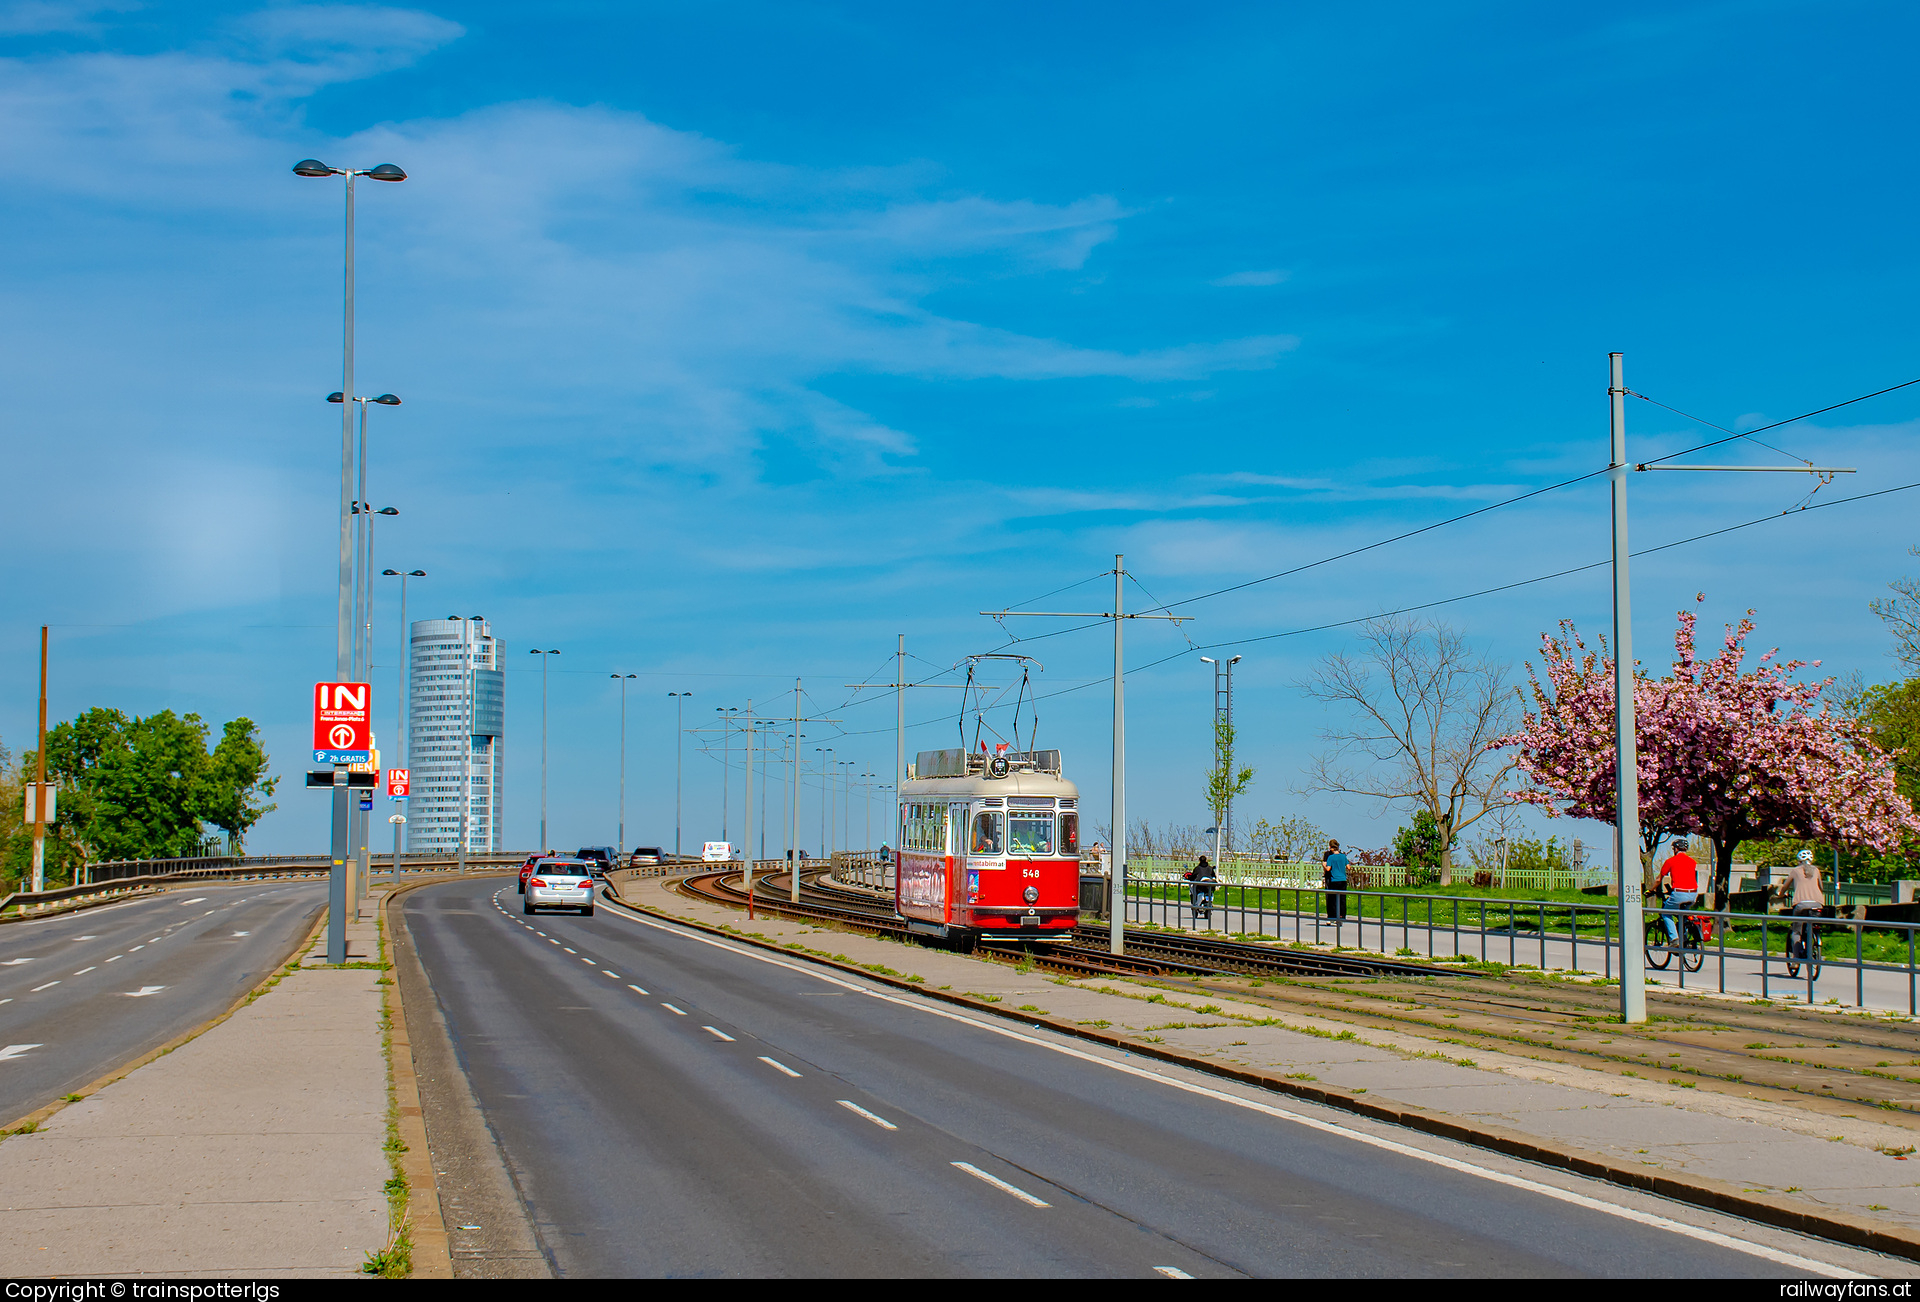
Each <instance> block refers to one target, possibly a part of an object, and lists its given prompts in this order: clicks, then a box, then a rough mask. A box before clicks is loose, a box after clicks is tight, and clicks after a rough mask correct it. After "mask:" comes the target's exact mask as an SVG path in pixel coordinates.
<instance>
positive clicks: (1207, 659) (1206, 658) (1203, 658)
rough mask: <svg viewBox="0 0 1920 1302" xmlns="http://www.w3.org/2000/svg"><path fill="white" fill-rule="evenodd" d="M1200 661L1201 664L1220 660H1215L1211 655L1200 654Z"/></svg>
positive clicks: (1212, 663) (1213, 663)
mask: <svg viewBox="0 0 1920 1302" xmlns="http://www.w3.org/2000/svg"><path fill="white" fill-rule="evenodd" d="M1200 663H1201V664H1203V665H1217V664H1219V663H1220V662H1219V661H1218V660H1215V659H1214V658H1213V657H1212V656H1201V657H1200Z"/></svg>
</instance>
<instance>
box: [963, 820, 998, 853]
mask: <svg viewBox="0 0 1920 1302" xmlns="http://www.w3.org/2000/svg"><path fill="white" fill-rule="evenodd" d="M970 853H972V854H999V853H1000V815H999V813H998V812H997V811H995V810H991V809H989V810H984V811H982V812H981V813H978V814H975V815H974V816H973V848H972V850H971V851H970Z"/></svg>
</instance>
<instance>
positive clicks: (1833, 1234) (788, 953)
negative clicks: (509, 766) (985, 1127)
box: [608, 899, 1920, 1261]
mask: <svg viewBox="0 0 1920 1302" xmlns="http://www.w3.org/2000/svg"><path fill="white" fill-rule="evenodd" d="M608 903H610V904H613V905H615V906H616V907H619V908H624V909H628V910H630V911H632V912H634V913H639V914H645V915H646V916H648V917H652V918H658V919H660V920H662V921H664V922H672V923H675V924H676V925H679V926H683V927H690V928H692V929H694V930H696V931H704V932H706V933H708V934H709V935H713V936H719V937H721V938H723V939H726V940H730V941H734V942H736V943H738V944H743V945H752V946H754V947H755V948H757V949H765V950H769V951H771V952H773V953H776V954H780V955H783V956H785V957H788V958H797V959H801V960H804V961H805V962H808V963H815V964H818V965H819V966H821V967H828V968H833V969H835V970H836V971H840V972H845V973H847V974H848V975H849V976H855V977H860V978H862V979H864V980H867V981H873V982H877V983H879V984H881V985H884V986H889V987H892V988H893V989H895V990H900V991H908V992H911V993H913V994H916V995H919V996H921V997H923V998H927V999H934V1000H938V1001H940V1002H942V1003H948V1004H955V1005H958V1006H960V1007H962V1008H966V1009H969V1010H971V1011H973V1012H977V1013H987V1014H991V1015H992V1016H994V1017H996V1018H999V1019H1001V1020H1003V1021H1009V1022H1021V1023H1025V1024H1026V1025H1028V1026H1033V1027H1039V1028H1042V1029H1045V1030H1049V1031H1056V1032H1058V1033H1060V1034H1062V1035H1069V1036H1072V1037H1073V1038H1074V1039H1077V1040H1086V1041H1090V1042H1092V1043H1094V1044H1100V1045H1104V1046H1106V1047H1107V1048H1110V1049H1119V1050H1122V1051H1123V1052H1126V1053H1130V1054H1135V1055H1138V1056H1139V1057H1143V1058H1153V1059H1157V1060H1158V1061H1161V1062H1167V1063H1173V1064H1176V1065H1178V1066H1182V1067H1186V1068H1189V1069H1191V1070H1193V1071H1198V1072H1202V1073H1204V1074H1206V1075H1209V1076H1217V1077H1220V1078H1222V1079H1224V1080H1231V1081H1235V1082H1237V1083H1239V1084H1242V1085H1253V1086H1256V1087H1258V1088H1260V1089H1264V1090H1270V1091H1272V1092H1274V1093H1276V1094H1284V1095H1288V1096H1290V1097H1292V1098H1297V1099H1302V1100H1305V1101H1307V1102H1310V1103H1318V1104H1320V1105H1322V1106H1324V1107H1331V1108H1338V1109H1340V1110H1341V1111H1343V1112H1351V1113H1353V1114H1355V1115H1356V1116H1363V1117H1367V1118H1370V1119H1372V1120H1375V1121H1384V1122H1387V1123H1389V1124H1391V1125H1396V1126H1404V1127H1406V1128H1407V1129H1409V1130H1417V1131H1420V1132H1421V1133H1423V1134H1429V1135H1434V1136H1437V1137H1439V1138H1442V1139H1450V1140H1454V1141H1456V1142H1458V1143H1463V1144H1471V1145H1473V1146H1474V1147H1476V1148H1484V1149H1487V1150H1489V1151H1491V1152H1496V1153H1501V1154H1503V1155H1505V1156H1508V1157H1517V1158H1521V1159H1523V1160H1525V1161H1529V1162H1537V1163H1539V1164H1540V1165H1542V1166H1550V1167H1557V1168H1559V1169H1561V1170H1564V1171H1571V1172H1573V1173H1575V1174H1577V1175H1584V1176H1588V1177H1591V1178H1593V1179H1598V1180H1605V1181H1606V1182H1607V1183H1609V1184H1616V1185H1620V1186H1622V1187H1623V1188H1628V1189H1635V1190H1639V1191H1640V1192H1642V1193H1651V1194H1656V1195H1658V1196H1660V1197H1663V1198H1670V1199H1673V1200H1674V1201H1676V1202H1683V1203H1689V1204H1692V1205H1693V1206H1696V1207H1705V1208H1709V1209H1711V1210H1713V1211H1719V1212H1727V1213H1729V1214H1731V1215H1735V1216H1740V1217H1744V1218H1746V1219H1747V1220H1752V1221H1758V1222H1760V1223H1762V1224H1765V1225H1772V1226H1777V1227H1778V1228H1780V1229H1786V1230H1793V1231H1796V1232H1798V1233H1801V1234H1808V1235H1812V1236H1813V1237H1815V1238H1822V1239H1830V1240H1833V1241H1834V1242H1836V1243H1844V1244H1848V1245H1850V1246H1852V1247H1856V1248H1866V1249H1868V1250H1870V1251H1873V1252H1884V1253H1886V1254H1888V1255H1889V1256H1895V1257H1903V1258H1905V1259H1907V1260H1909V1261H1920V1231H1915V1230H1911V1229H1908V1228H1907V1227H1906V1226H1903V1225H1895V1224H1893V1223H1891V1222H1888V1221H1879V1220H1874V1219H1872V1218H1870V1217H1860V1218H1857V1219H1853V1220H1840V1219H1838V1218H1836V1217H1833V1216H1829V1215H1824V1214H1822V1213H1820V1212H1818V1211H1814V1210H1812V1209H1810V1208H1807V1207H1806V1206H1804V1205H1802V1204H1798V1203H1792V1202H1788V1201H1787V1200H1785V1199H1781V1198H1774V1197H1771V1196H1768V1195H1764V1194H1760V1195H1756V1194H1751V1193H1747V1192H1746V1191H1745V1190H1743V1189H1741V1188H1740V1187H1739V1186H1737V1185H1733V1184H1729V1183H1728V1182H1726V1181H1723V1180H1715V1179H1713V1178H1711V1177H1708V1176H1694V1177H1692V1178H1691V1179H1680V1178H1677V1177H1675V1176H1673V1175H1671V1174H1668V1173H1664V1172H1655V1171H1649V1170H1646V1169H1642V1168H1636V1167H1629V1166H1623V1165H1621V1164H1619V1163H1617V1162H1615V1161H1613V1160H1612V1159H1610V1158H1607V1157H1604V1156H1602V1155H1600V1154H1598V1153H1592V1152H1588V1151H1587V1150H1585V1149H1579V1148H1573V1147H1570V1146H1567V1145H1561V1144H1555V1143H1552V1142H1550V1141H1547V1140H1543V1139H1540V1138H1538V1137H1537V1136H1534V1135H1527V1134H1522V1133H1521V1132H1519V1131H1516V1130H1509V1129H1507V1128H1506V1127H1504V1126H1494V1125H1487V1124H1484V1123H1483V1124H1478V1125H1467V1124H1465V1123H1462V1122H1460V1121H1457V1120H1455V1119H1453V1118H1452V1117H1450V1116H1446V1115H1443V1114H1440V1113H1435V1112H1429V1111H1427V1110H1425V1109H1423V1108H1415V1107H1393V1106H1386V1105H1383V1104H1380V1103H1377V1102H1374V1101H1373V1100H1371V1099H1366V1098H1362V1097H1361V1096H1359V1095H1357V1094H1349V1093H1347V1092H1345V1091H1343V1090H1335V1089H1328V1088H1325V1087H1321V1086H1316V1085H1308V1084H1305V1083H1303V1082H1300V1081H1291V1080H1287V1079H1285V1078H1284V1077H1281V1076H1276V1075H1273V1074H1271V1073H1269V1072H1264V1071H1258V1070H1255V1069H1253V1068H1246V1067H1230V1066H1227V1065H1226V1064H1224V1063H1217V1062H1212V1061H1210V1060H1208V1059H1205V1058H1196V1057H1193V1056H1191V1055H1188V1054H1184V1053H1181V1052H1180V1051H1179V1050H1176V1049H1168V1048H1165V1047H1164V1046H1161V1045H1156V1044H1148V1043H1145V1042H1144V1041H1140V1040H1135V1039H1131V1038H1129V1037H1127V1036H1124V1035H1111V1034H1108V1033H1106V1032H1104V1031H1097V1030H1094V1029H1092V1028H1090V1027H1085V1026H1078V1025H1075V1024H1073V1023H1071V1022H1063V1021H1060V1020H1057V1019H1055V1018H1052V1017H1040V1016H1036V1015H1034V1014H1031V1013H1010V1012H1007V1011H1005V1010H1003V1009H1001V1008H1000V1007H999V1006H998V1005H995V1004H988V1003H985V1002H982V1001H981V1000H978V999H972V998H969V997H968V996H966V995H962V994H956V993H954V992H952V991H948V990H929V989H928V988H926V986H924V985H921V984H919V983H916V982H910V981H903V980H901V979H899V978H898V977H888V976H882V975H880V974H878V973H875V972H869V971H868V970H867V969H865V968H863V967H860V966H858V965H857V964H853V963H842V962H840V961H839V960H837V959H831V958H822V957H820V956H818V955H815V954H809V953H807V952H806V951H804V950H796V949H787V948H785V947H784V946H781V945H776V944H774V943H772V942H771V941H766V940H760V939H756V938H754V937H752V936H745V935H742V934H741V933H739V932H737V931H730V930H727V929H724V928H721V927H716V926H713V925H711V924H709V923H704V922H696V921H692V920H690V919H687V918H680V917H675V916H674V915H672V914H670V913H665V912H662V911H661V910H658V909H652V908H648V907H646V906H645V905H640V904H633V903H630V902H628V901H626V900H624V899H609V900H608Z"/></svg>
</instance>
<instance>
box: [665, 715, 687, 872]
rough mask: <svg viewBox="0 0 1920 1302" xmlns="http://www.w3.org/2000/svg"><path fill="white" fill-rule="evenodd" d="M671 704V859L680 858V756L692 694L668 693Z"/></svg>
mask: <svg viewBox="0 0 1920 1302" xmlns="http://www.w3.org/2000/svg"><path fill="white" fill-rule="evenodd" d="M667 695H668V696H671V697H673V698H674V702H673V857H674V858H676V859H678V858H679V857H680V775H681V762H680V759H681V754H682V752H683V751H684V750H685V749H686V740H687V734H686V723H687V715H686V706H687V698H688V697H689V696H692V695H693V693H692V692H668V693H667Z"/></svg>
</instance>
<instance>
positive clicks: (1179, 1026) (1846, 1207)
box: [621, 878, 1920, 1255]
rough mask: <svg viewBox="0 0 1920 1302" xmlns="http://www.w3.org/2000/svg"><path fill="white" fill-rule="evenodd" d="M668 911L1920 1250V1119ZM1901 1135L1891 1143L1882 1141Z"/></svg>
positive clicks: (645, 901) (778, 923)
mask: <svg viewBox="0 0 1920 1302" xmlns="http://www.w3.org/2000/svg"><path fill="white" fill-rule="evenodd" d="M621 889H622V890H623V891H624V892H625V898H626V899H628V900H631V901H632V902H633V903H635V904H639V905H641V906H643V907H646V908H650V909H655V910H658V911H659V912H662V913H665V914H669V915H673V916H677V917H682V918H686V919H689V920H693V921H699V922H704V923H707V924H709V925H714V926H725V927H729V928H733V929H734V930H736V931H738V932H741V933H745V934H749V935H754V936H758V937H763V938H764V939H766V940H768V941H771V942H773V943H775V944H778V945H781V946H783V947H788V948H796V947H804V948H805V949H807V950H808V951H810V952H814V953H819V954H823V955H828V956H840V957H843V958H844V959H845V960H847V961H849V962H851V963H853V964H855V965H856V966H865V967H868V969H869V970H872V971H877V972H880V973H881V974H882V975H896V976H900V977H920V978H923V980H922V981H921V982H919V983H918V984H920V985H922V986H923V988H927V989H938V990H948V991H951V992H954V993H963V994H971V995H974V996H976V997H978V998H980V999H981V1000H983V1001H986V1002H988V1003H991V1004H992V1005H993V1007H994V1009H995V1011H998V1012H1004V1013H1009V1014H1011V1015H1013V1016H1015V1017H1018V1016H1020V1015H1021V1014H1022V1013H1023V1012H1024V1013H1027V1014H1029V1015H1030V1016H1031V1017H1033V1018H1035V1019H1038V1018H1041V1017H1045V1018H1047V1019H1048V1020H1050V1021H1053V1022H1055V1023H1068V1024H1073V1025H1078V1026H1083V1027H1088V1028H1093V1029H1098V1030H1100V1031H1103V1032H1104V1033H1106V1034H1108V1035H1115V1036H1124V1037H1127V1038H1128V1039H1130V1040H1132V1041H1136V1042H1138V1043H1141V1044H1146V1045H1152V1046H1154V1048H1155V1049H1156V1050H1159V1051H1167V1050H1172V1051H1178V1052H1179V1053H1181V1054H1183V1055H1185V1056H1189V1057H1191V1058H1192V1059H1194V1060H1198V1061H1208V1062H1213V1063H1218V1064H1220V1065H1222V1066H1227V1067H1233V1068H1240V1069H1246V1070H1250V1071H1254V1072H1259V1073H1264V1074H1268V1075H1271V1076H1274V1077H1278V1078H1280V1079H1281V1080H1282V1081H1294V1082H1301V1083H1303V1084H1304V1083H1306V1082H1313V1083H1315V1086H1316V1087H1317V1088H1324V1089H1327V1090H1329V1091H1334V1092H1338V1093H1341V1094H1345V1095H1348V1096H1358V1097H1359V1098H1362V1099H1364V1100H1366V1101H1367V1102H1368V1103H1376V1104H1379V1105H1382V1106H1385V1107H1389V1108H1394V1107H1398V1108H1402V1109H1407V1110H1411V1111H1417V1112H1419V1113H1422V1114H1425V1115H1426V1116H1431V1117H1438V1118H1440V1119H1442V1120H1445V1121H1451V1122H1453V1123H1455V1124H1458V1125H1460V1126H1462V1127H1465V1128H1468V1129H1471V1130H1477V1131H1480V1132H1483V1133H1487V1134H1498V1135H1500V1136H1503V1137H1507V1138H1513V1137H1520V1138H1523V1139H1526V1138H1530V1139H1532V1140H1536V1141H1539V1142H1541V1143H1544V1144H1548V1145H1552V1146H1555V1147H1557V1148H1561V1149H1573V1150H1578V1151H1579V1152H1580V1153H1583V1154H1590V1155H1592V1156H1594V1157H1596V1158H1598V1159H1601V1161H1602V1162H1604V1163H1605V1164H1606V1165H1608V1166H1611V1167H1613V1168H1616V1169H1638V1170H1642V1171H1645V1172H1647V1173H1649V1174H1658V1175H1661V1176H1665V1177H1669V1178H1674V1179H1678V1180H1680V1181H1681V1182H1682V1183H1697V1184H1698V1185H1699V1186H1700V1187H1701V1188H1703V1189H1705V1188H1710V1187H1715V1186H1727V1187H1730V1191H1731V1192H1733V1193H1735V1194H1741V1193H1744V1194H1747V1195H1754V1196H1757V1197H1759V1198H1761V1199H1764V1200H1766V1201H1768V1202H1771V1203H1773V1204H1774V1205H1783V1204H1784V1205H1787V1206H1788V1207H1795V1206H1797V1207H1801V1208H1803V1209H1804V1210H1806V1211H1809V1212H1813V1213H1816V1214H1818V1215H1822V1216H1827V1217H1835V1218H1838V1219H1841V1220H1844V1221H1847V1222H1849V1223H1853V1224H1868V1223H1879V1224H1880V1225H1882V1226H1883V1227H1884V1228H1885V1229H1887V1230H1889V1231H1892V1232H1894V1233H1896V1234H1897V1235H1899V1236H1900V1237H1902V1238H1905V1239H1908V1240H1910V1241H1911V1242H1912V1244H1913V1252H1912V1253H1909V1254H1908V1255H1920V1154H1917V1155H1916V1160H1914V1161H1912V1162H1909V1161H1906V1160H1904V1159H1903V1158H1896V1157H1894V1156H1890V1155H1889V1154H1890V1153H1905V1152H1911V1151H1912V1145H1913V1142H1914V1137H1913V1132H1912V1131H1911V1130H1910V1129H1908V1128H1906V1127H1903V1126H1894V1125H1887V1124H1883V1123H1880V1122H1877V1121H1874V1120H1871V1119H1864V1120H1863V1119H1853V1118H1849V1119H1845V1120H1842V1119H1837V1118H1834V1117H1832V1116H1819V1115H1811V1114H1808V1113H1805V1112H1802V1111H1800V1110H1798V1109H1795V1108H1792V1107H1791V1106H1789V1105H1786V1104H1782V1103H1779V1102H1776V1101H1773V1100H1765V1099H1743V1098H1740V1097H1733V1096H1728V1095H1723V1094H1713V1093H1708V1092H1706V1091H1702V1090H1698V1089H1687V1088H1683V1087H1681V1086H1680V1085H1678V1084H1673V1085H1669V1084H1666V1083H1664V1082H1661V1081H1657V1080H1651V1079H1637V1080H1630V1081H1629V1080H1622V1079H1621V1078H1620V1077H1618V1076H1614V1075H1610V1074H1606V1073H1602V1072H1599V1071H1591V1070H1585V1069H1582V1068H1579V1067H1570V1066H1567V1065H1565V1064H1560V1063H1547V1062H1541V1061H1537V1060H1534V1059H1530V1058H1526V1057H1523V1056H1520V1055H1518V1054H1513V1055H1508V1054H1502V1053H1488V1052H1486V1051H1484V1050H1480V1049H1475V1050H1473V1056H1472V1058H1471V1059H1469V1058H1465V1057H1461V1056H1459V1055H1460V1054H1461V1052H1462V1051H1461V1050H1460V1049H1459V1048H1458V1047H1456V1046H1451V1045H1447V1044H1445V1043H1444V1042H1442V1041H1439V1040H1436V1039H1427V1038H1423V1037H1421V1036H1419V1035H1416V1034H1408V1033H1401V1032H1397V1031H1380V1030H1375V1029H1371V1028H1359V1029H1356V1028H1354V1027H1352V1026H1350V1025H1345V1024H1343V1023H1341V1022H1339V1021H1337V1020H1333V1019H1332V1018H1323V1017H1311V1016H1300V1015H1293V1014H1287V1013H1280V1014H1276V1011H1275V1009H1274V1008H1272V1007H1269V1006H1265V1005H1257V1004H1254V1003H1236V1002H1235V1001H1233V1000H1232V999H1230V998H1224V997H1213V998H1209V999H1207V1000H1206V1001H1204V1002H1202V1001H1201V1000H1199V999H1196V998H1194V997H1192V996H1191V995H1188V994H1176V993H1172V992H1169V991H1164V990H1160V989H1157V988H1155V987H1154V986H1153V985H1152V984H1151V983H1149V982H1145V981H1128V980H1125V979H1121V978H1115V977H1106V978H1088V979H1084V980H1080V981H1069V980H1066V979H1065V978H1061V977H1055V976H1050V975H1048V974H1046V973H1044V972H1042V971H1040V970H1038V969H1035V970H1032V971H1029V972H1025V973H1022V972H1020V971H1019V970H1018V969H1016V968H1015V967H1012V966H1010V965H1008V964H1006V963H1002V962H994V961H991V960H987V959H982V958H977V957H967V956H962V955H958V954H953V953H949V952H946V951H942V950H935V949H930V948H923V947H921V946H917V945H907V944H902V943H900V942H898V941H893V940H885V939H881V938H878V937H870V936H864V935H859V934H856V933H850V932H844V931H837V930H830V929H828V928H825V927H822V926H819V925H816V924H813V923H810V922H805V921H790V920H785V919H780V918H767V917H765V916H762V917H760V918H758V919H756V920H755V921H753V922H751V923H749V922H748V921H747V920H746V915H745V913H744V912H743V911H740V910H735V909H730V908H726V907H724V906H721V905H717V904H708V903H706V902H705V901H701V900H694V899H689V898H687V897H686V896H682V895H679V894H677V893H674V892H673V891H671V890H670V889H668V884H667V882H666V880H665V879H661V878H640V879H636V880H633V881H629V882H625V883H622V884H621ZM1882 1149H1885V1150H1889V1151H1888V1152H1882V1151H1880V1150H1882Z"/></svg>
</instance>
